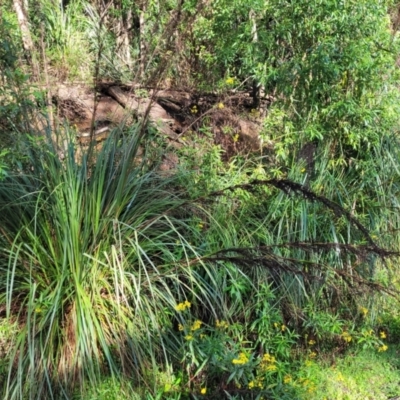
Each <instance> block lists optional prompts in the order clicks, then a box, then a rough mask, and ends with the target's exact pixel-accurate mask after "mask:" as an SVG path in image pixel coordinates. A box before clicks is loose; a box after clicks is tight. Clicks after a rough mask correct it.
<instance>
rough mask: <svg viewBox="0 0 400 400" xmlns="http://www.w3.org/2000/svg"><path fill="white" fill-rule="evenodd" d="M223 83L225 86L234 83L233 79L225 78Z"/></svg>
mask: <svg viewBox="0 0 400 400" xmlns="http://www.w3.org/2000/svg"><path fill="white" fill-rule="evenodd" d="M225 83H226V84H227V85H233V84H234V83H235V78H227V79H226V81H225Z"/></svg>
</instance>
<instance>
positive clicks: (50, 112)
mask: <svg viewBox="0 0 400 400" xmlns="http://www.w3.org/2000/svg"><path fill="white" fill-rule="evenodd" d="M40 46H41V48H42V58H43V69H44V78H45V81H46V100H47V114H48V118H49V125H50V129H51V130H52V139H53V141H54V143H55V145H56V148H57V147H58V143H57V142H58V138H57V134H56V132H57V131H56V126H55V121H54V115H53V103H52V94H51V87H50V80H49V73H48V64H47V57H46V52H45V43H44V26H43V21H42V22H41V24H40Z"/></svg>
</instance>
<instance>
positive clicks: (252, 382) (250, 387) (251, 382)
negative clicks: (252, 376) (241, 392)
mask: <svg viewBox="0 0 400 400" xmlns="http://www.w3.org/2000/svg"><path fill="white" fill-rule="evenodd" d="M255 385H256V384H255V383H254V381H250V382H249V389H253V387H254V386H255Z"/></svg>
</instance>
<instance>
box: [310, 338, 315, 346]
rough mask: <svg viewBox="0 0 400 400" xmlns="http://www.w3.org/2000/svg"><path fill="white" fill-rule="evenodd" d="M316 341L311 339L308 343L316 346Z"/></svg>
mask: <svg viewBox="0 0 400 400" xmlns="http://www.w3.org/2000/svg"><path fill="white" fill-rule="evenodd" d="M315 343H316V342H315V340H314V339H310V340H309V341H308V344H309V345H310V346H314V344H315Z"/></svg>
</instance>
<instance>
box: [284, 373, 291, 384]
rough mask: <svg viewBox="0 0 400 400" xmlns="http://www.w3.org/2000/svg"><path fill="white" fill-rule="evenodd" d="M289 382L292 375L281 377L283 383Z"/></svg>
mask: <svg viewBox="0 0 400 400" xmlns="http://www.w3.org/2000/svg"><path fill="white" fill-rule="evenodd" d="M290 382H292V377H291V376H290V375H285V376H284V378H283V383H285V384H286V385H287V384H288V383H290Z"/></svg>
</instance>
